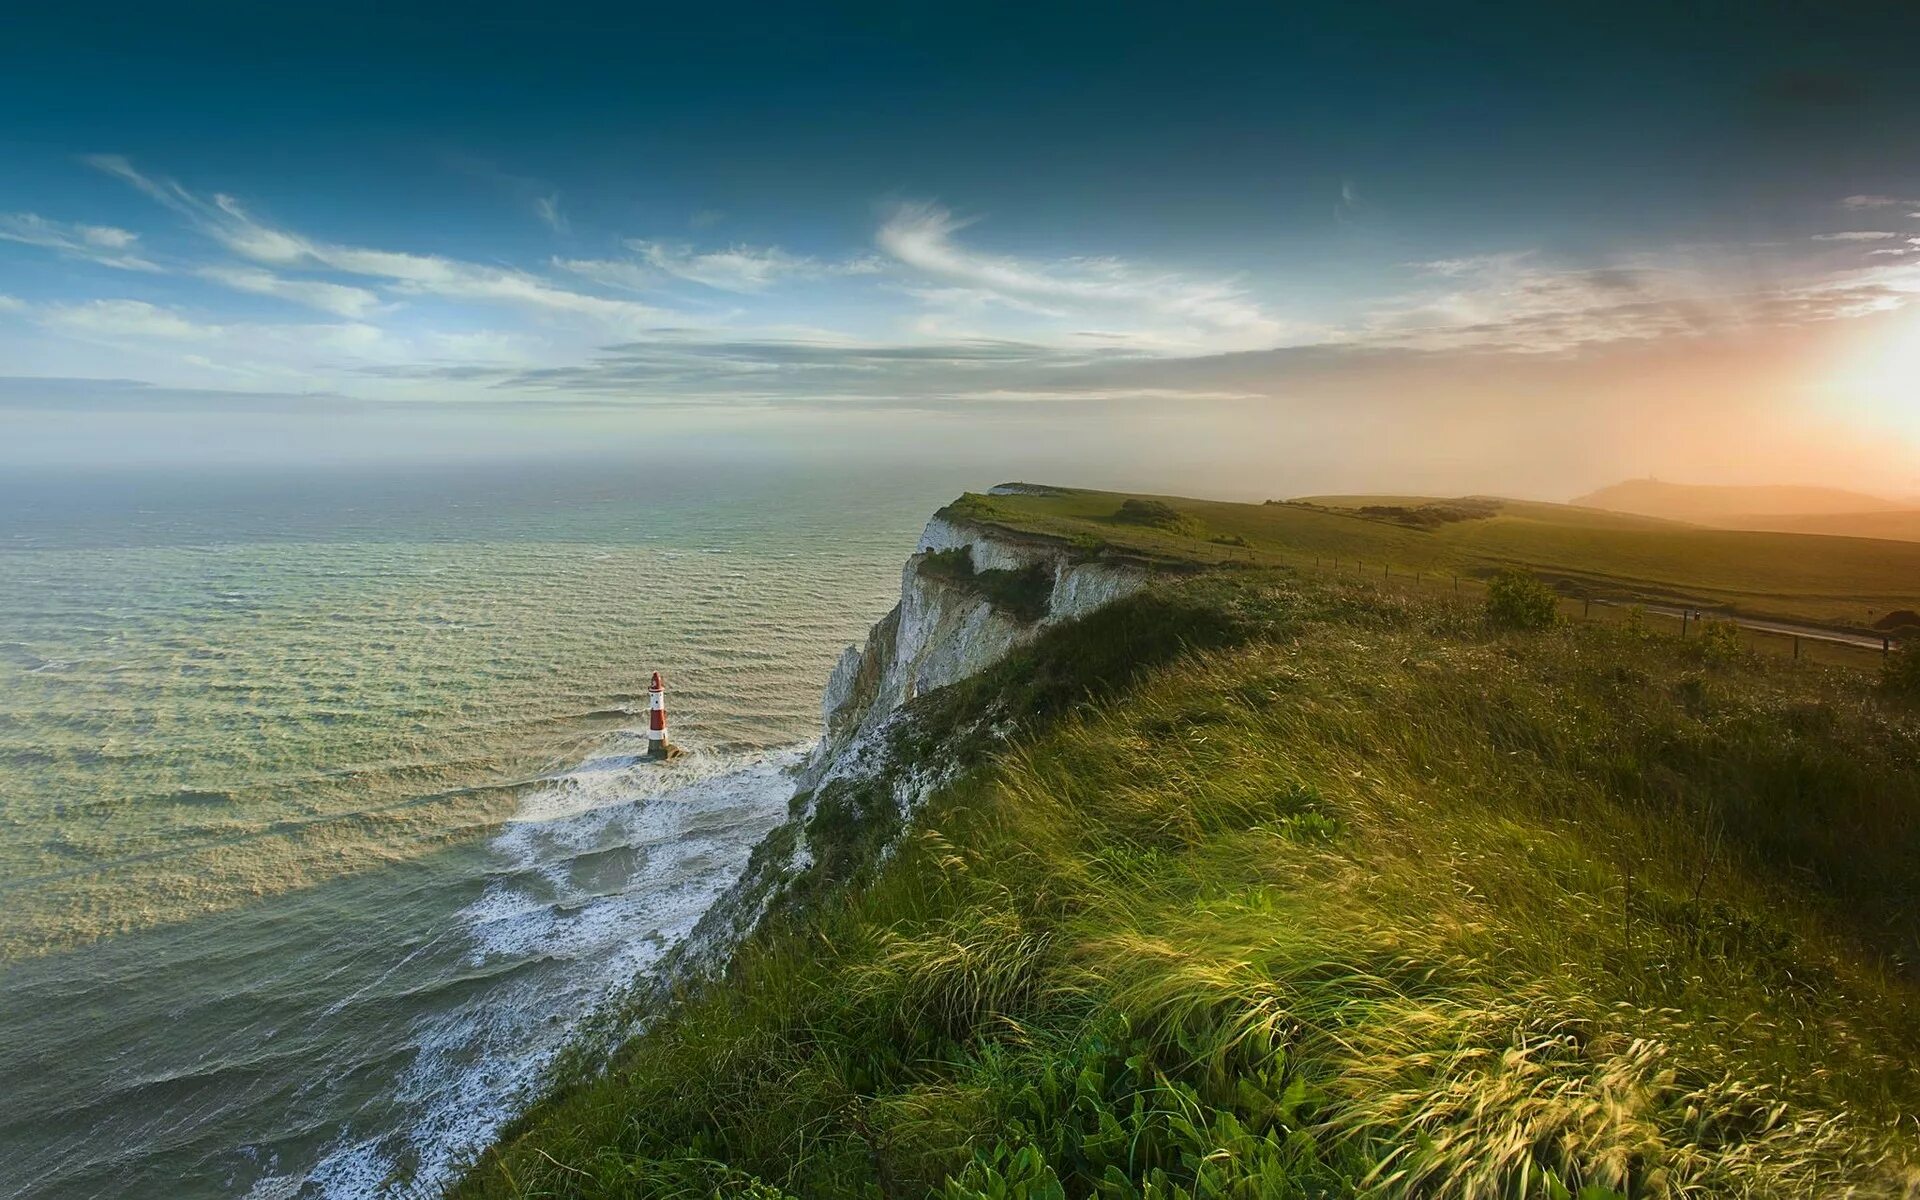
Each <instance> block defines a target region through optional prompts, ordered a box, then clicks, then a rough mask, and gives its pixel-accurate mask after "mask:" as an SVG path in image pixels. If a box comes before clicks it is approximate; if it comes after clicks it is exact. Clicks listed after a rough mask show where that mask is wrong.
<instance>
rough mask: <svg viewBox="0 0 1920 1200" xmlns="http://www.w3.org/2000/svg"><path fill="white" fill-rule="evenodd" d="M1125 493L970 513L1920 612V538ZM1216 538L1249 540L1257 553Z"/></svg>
mask: <svg viewBox="0 0 1920 1200" xmlns="http://www.w3.org/2000/svg"><path fill="white" fill-rule="evenodd" d="M1124 499H1126V497H1124V496H1122V495H1118V494H1114V493H1109V492H1093V491H1079V490H1057V491H1054V492H1053V494H1049V495H1010V496H999V495H996V496H987V497H977V498H973V499H971V500H970V501H967V502H965V503H964V507H965V508H966V511H967V514H968V515H971V516H975V517H978V518H980V519H985V520H990V521H993V522H995V523H999V524H1003V525H1006V526H1008V527H1010V528H1017V529H1027V530H1032V531H1035V532H1041V533H1047V534H1052V535H1056V536H1061V537H1068V538H1072V537H1080V538H1084V539H1097V540H1100V541H1103V542H1106V543H1108V544H1110V545H1112V546H1113V547H1115V548H1117V549H1126V550H1134V551H1140V552H1144V553H1148V554H1153V555H1158V556H1165V557H1167V558H1169V559H1173V560H1181V561H1187V560H1194V561H1201V562H1235V561H1238V562H1243V563H1253V564H1256V565H1281V564H1286V565H1292V566H1309V565H1312V564H1313V563H1314V562H1315V561H1316V560H1317V561H1319V562H1321V563H1322V564H1324V563H1326V562H1328V561H1335V560H1337V561H1340V562H1343V563H1350V564H1366V565H1371V566H1372V568H1373V569H1374V570H1376V571H1378V570H1381V569H1382V568H1391V569H1392V570H1394V571H1396V572H1402V573H1407V574H1411V573H1414V572H1425V573H1436V574H1452V573H1456V572H1457V573H1460V574H1463V575H1468V576H1484V575H1487V574H1491V573H1492V572H1493V571H1496V570H1498V569H1500V568H1502V567H1507V566H1524V567H1527V568H1529V569H1531V570H1533V571H1536V572H1538V573H1539V574H1541V575H1543V576H1546V577H1547V578H1549V579H1551V580H1555V581H1564V582H1565V583H1566V584H1567V585H1568V586H1569V587H1570V588H1572V589H1575V590H1578V591H1581V592H1585V593H1590V594H1592V595H1594V596H1597V597H1609V598H1617V599H1622V600H1645V601H1650V602H1661V603H1674V604H1688V603H1692V604H1698V605H1702V606H1705V607H1714V608H1721V607H1724V608H1726V609H1728V610H1730V611H1733V612H1737V613H1740V614H1742V615H1745V616H1753V617H1769V618H1775V619H1781V620H1795V621H1806V622H1810V623H1815V624H1822V625H1830V626H1835V627H1839V628H1851V629H1864V628H1866V627H1869V626H1871V624H1872V622H1873V620H1874V618H1875V617H1877V616H1878V615H1879V614H1882V613H1886V612H1889V611H1892V610H1895V609H1903V608H1904V609H1920V544H1916V543H1912V542H1900V541H1879V540H1873V539H1867V538H1845V537H1829V536H1824V535H1818V534H1793V533H1759V532H1748V531H1742V530H1728V529H1709V528H1705V527H1702V526H1694V525H1686V524H1681V523H1679V522H1674V521H1663V520H1659V519H1656V518H1651V517H1636V516H1628V515H1625V514H1621V513H1611V512H1605V511H1602V510H1599V509H1589V508H1575V507H1572V506H1570V505H1562V504H1541V503H1535V502H1531V501H1519V500H1503V501H1499V502H1498V511H1497V512H1496V513H1495V514H1494V515H1492V516H1488V517H1483V518H1473V519H1467V520H1458V521H1451V522H1448V523H1446V524H1441V525H1437V526H1435V527H1433V528H1430V529H1427V528H1410V527H1408V526H1406V525H1403V524H1398V523H1396V522H1394V521H1392V520H1385V519H1378V518H1370V517H1367V516H1363V515H1360V514H1359V511H1358V510H1359V509H1360V508H1361V506H1363V505H1389V506H1400V507H1411V506H1418V505H1422V504H1436V503H1437V504H1447V503H1455V502H1452V501H1443V500H1436V499H1435V498H1432V497H1406V496H1322V497H1308V498H1305V499H1304V500H1302V501H1299V502H1295V503H1288V504H1264V505H1261V504H1232V503H1225V502H1219V501H1207V500H1187V499H1181V498H1178V497H1170V496H1163V497H1155V499H1158V500H1160V501H1162V502H1164V503H1166V504H1168V505H1170V506H1172V507H1173V508H1175V509H1176V510H1178V511H1179V512H1180V513H1182V514H1185V515H1186V516H1188V517H1190V518H1191V519H1192V520H1194V521H1195V522H1197V523H1198V525H1199V528H1200V531H1201V537H1200V538H1196V537H1194V536H1191V535H1189V534H1183V533H1177V532H1168V531H1162V530H1158V529H1153V528H1149V527H1143V526H1139V525H1132V524H1126V523H1123V522H1120V521H1118V520H1116V519H1115V517H1114V513H1115V512H1116V510H1117V509H1118V507H1119V505H1120V503H1121V502H1122V501H1123V500H1124ZM1206 537H1222V538H1229V539H1231V538H1239V539H1242V540H1244V542H1245V545H1244V546H1242V545H1231V544H1221V543H1214V542H1208V541H1205V540H1203V539H1204V538H1206Z"/></svg>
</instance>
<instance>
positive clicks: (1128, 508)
mask: <svg viewBox="0 0 1920 1200" xmlns="http://www.w3.org/2000/svg"><path fill="white" fill-rule="evenodd" d="M1113 519H1114V520H1116V521H1119V522H1120V523H1121V524H1123V525H1144V526H1146V527H1147V528H1148V529H1159V530H1164V531H1165V532H1167V533H1178V534H1183V535H1187V536H1192V535H1194V534H1197V533H1198V532H1199V530H1200V523H1199V522H1198V521H1195V520H1194V519H1193V518H1191V517H1189V516H1186V515H1184V514H1183V513H1181V511H1180V510H1179V509H1177V508H1175V507H1174V506H1173V505H1171V504H1168V503H1166V502H1165V501H1163V500H1141V499H1139V498H1137V497H1136V498H1133V499H1130V500H1123V501H1121V502H1120V507H1119V508H1118V509H1117V510H1115V512H1114V514H1113Z"/></svg>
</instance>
